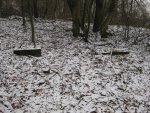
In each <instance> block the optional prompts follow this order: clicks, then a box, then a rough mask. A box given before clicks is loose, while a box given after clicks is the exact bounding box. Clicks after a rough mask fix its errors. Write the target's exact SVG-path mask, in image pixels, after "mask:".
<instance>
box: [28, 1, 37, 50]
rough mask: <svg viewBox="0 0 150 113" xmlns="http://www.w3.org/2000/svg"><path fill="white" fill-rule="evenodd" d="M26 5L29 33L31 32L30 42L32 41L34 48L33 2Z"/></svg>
mask: <svg viewBox="0 0 150 113" xmlns="http://www.w3.org/2000/svg"><path fill="white" fill-rule="evenodd" d="M28 4H29V13H30V24H31V31H32V38H31V41H32V43H33V45H34V47H36V44H35V32H34V23H33V0H28Z"/></svg>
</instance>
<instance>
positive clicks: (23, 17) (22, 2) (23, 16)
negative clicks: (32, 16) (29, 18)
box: [21, 0, 26, 26]
mask: <svg viewBox="0 0 150 113" xmlns="http://www.w3.org/2000/svg"><path fill="white" fill-rule="evenodd" d="M21 9H22V20H23V24H22V25H23V26H25V24H26V21H25V11H24V0H21Z"/></svg>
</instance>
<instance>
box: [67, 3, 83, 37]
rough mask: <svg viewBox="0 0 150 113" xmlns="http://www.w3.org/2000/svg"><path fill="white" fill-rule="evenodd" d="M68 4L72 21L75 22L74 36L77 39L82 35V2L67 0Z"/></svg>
mask: <svg viewBox="0 0 150 113" xmlns="http://www.w3.org/2000/svg"><path fill="white" fill-rule="evenodd" d="M67 2H68V6H69V8H70V11H71V15H72V20H73V36H74V37H77V36H79V35H80V11H81V7H80V5H81V4H80V3H81V0H67Z"/></svg>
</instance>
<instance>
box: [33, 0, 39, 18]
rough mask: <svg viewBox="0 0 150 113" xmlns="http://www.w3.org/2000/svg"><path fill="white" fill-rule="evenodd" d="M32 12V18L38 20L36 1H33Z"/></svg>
mask: <svg viewBox="0 0 150 113" xmlns="http://www.w3.org/2000/svg"><path fill="white" fill-rule="evenodd" d="M31 1H32V0H31ZM33 10H34V17H35V18H38V17H39V14H38V8H37V0H33Z"/></svg>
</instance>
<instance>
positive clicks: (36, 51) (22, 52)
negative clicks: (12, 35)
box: [13, 48, 42, 57]
mask: <svg viewBox="0 0 150 113" xmlns="http://www.w3.org/2000/svg"><path fill="white" fill-rule="evenodd" d="M13 53H14V54H16V55H18V56H28V55H30V56H35V57H41V56H42V52H41V48H27V49H14V50H13Z"/></svg>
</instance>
